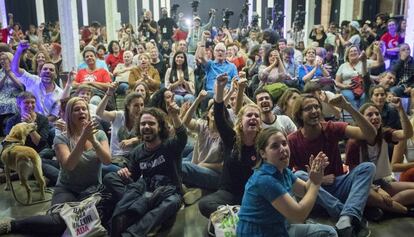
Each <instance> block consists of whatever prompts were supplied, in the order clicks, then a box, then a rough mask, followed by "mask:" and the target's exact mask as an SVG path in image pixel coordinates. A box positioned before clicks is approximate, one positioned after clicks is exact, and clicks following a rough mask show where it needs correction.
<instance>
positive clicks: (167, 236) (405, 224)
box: [0, 181, 414, 237]
mask: <svg viewBox="0 0 414 237" xmlns="http://www.w3.org/2000/svg"><path fill="white" fill-rule="evenodd" d="M32 186H34V183H32ZM14 187H16V188H17V195H19V196H21V197H25V196H24V192H23V191H24V190H22V188H21V187H20V185H19V183H18V182H17V181H15V182H14ZM33 188H34V189H35V187H33ZM22 195H23V196H22ZM33 195H34V197H33V200H34V201H35V200H36V199H37V198H38V193H37V192H34V194H33ZM48 197H49V198H50V195H48ZM49 204H50V203H49V202H46V203H42V204H37V205H33V206H21V205H19V204H18V203H16V201H15V200H14V199H13V197H12V194H11V193H10V192H6V191H4V184H1V185H0V219H1V218H4V217H13V218H17V219H19V218H24V217H28V216H32V215H39V214H44V212H45V210H47V208H48V207H49ZM313 220H316V221H318V222H321V223H325V224H331V225H333V224H334V222H335V221H334V220H331V219H329V218H328V217H315V218H314V219H313ZM369 227H370V229H371V231H372V234H371V236H375V237H393V236H395V237H405V236H406V237H409V236H414V218H392V219H388V220H384V221H381V222H380V223H374V222H370V223H369ZM206 233H207V219H206V218H204V217H203V216H202V215H201V214H200V212H199V211H198V205H197V203H196V204H194V205H191V206H187V207H185V208H183V209H182V210H180V211H179V212H178V214H177V219H176V222H175V224H174V225H173V227H172V228H171V229H169V230H167V231H164V232H162V233H160V234H158V235H157V236H162V237H182V236H185V237H197V236H202V237H204V236H207V234H206ZM6 236H9V237H17V236H19V237H21V236H22V235H6Z"/></svg>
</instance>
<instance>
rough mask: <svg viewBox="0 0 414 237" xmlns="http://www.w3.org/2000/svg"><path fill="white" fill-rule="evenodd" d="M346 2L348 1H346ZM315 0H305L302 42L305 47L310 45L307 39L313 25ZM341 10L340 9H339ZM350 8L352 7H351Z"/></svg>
mask: <svg viewBox="0 0 414 237" xmlns="http://www.w3.org/2000/svg"><path fill="white" fill-rule="evenodd" d="M347 2H348V1H347ZM315 6H316V5H315V0H307V1H306V17H305V26H304V30H305V35H304V37H303V38H304V39H303V41H304V43H305V47H308V46H309V45H310V40H309V37H308V36H309V33H310V32H311V30H312V28H313V26H314V25H315V21H314V19H315V18H314V17H315ZM341 10H342V9H341ZM351 10H352V9H351Z"/></svg>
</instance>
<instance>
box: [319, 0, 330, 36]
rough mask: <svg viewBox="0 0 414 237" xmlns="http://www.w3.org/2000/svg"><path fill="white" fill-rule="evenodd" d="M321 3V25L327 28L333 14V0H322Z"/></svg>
mask: <svg viewBox="0 0 414 237" xmlns="http://www.w3.org/2000/svg"><path fill="white" fill-rule="evenodd" d="M321 5H322V6H321V7H322V9H321V25H323V26H324V27H325V30H327V29H328V28H327V27H329V17H330V16H331V6H332V0H322V4H321Z"/></svg>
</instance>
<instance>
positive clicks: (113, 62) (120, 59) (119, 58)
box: [105, 50, 124, 72]
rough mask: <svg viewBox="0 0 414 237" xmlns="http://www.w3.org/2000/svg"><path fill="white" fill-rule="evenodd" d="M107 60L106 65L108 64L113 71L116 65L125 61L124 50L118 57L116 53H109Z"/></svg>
mask: <svg viewBox="0 0 414 237" xmlns="http://www.w3.org/2000/svg"><path fill="white" fill-rule="evenodd" d="M105 62H106V65H108V67H109V71H110V72H113V71H114V69H115V68H116V65H118V64H119V63H124V51H123V50H121V52H120V53H119V54H118V56H117V57H115V55H113V54H109V55H108V57H107V58H106V60H105Z"/></svg>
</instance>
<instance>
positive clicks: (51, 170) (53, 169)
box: [42, 158, 60, 187]
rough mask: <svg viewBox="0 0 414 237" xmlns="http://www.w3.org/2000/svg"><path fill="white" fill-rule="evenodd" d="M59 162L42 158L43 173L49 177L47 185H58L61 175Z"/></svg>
mask: <svg viewBox="0 0 414 237" xmlns="http://www.w3.org/2000/svg"><path fill="white" fill-rule="evenodd" d="M59 169H60V168H59V162H58V161H56V160H49V159H43V158H42V171H43V175H44V176H45V177H46V178H48V179H49V182H48V184H47V186H49V187H53V186H55V185H56V182H57V179H58V177H59Z"/></svg>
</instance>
